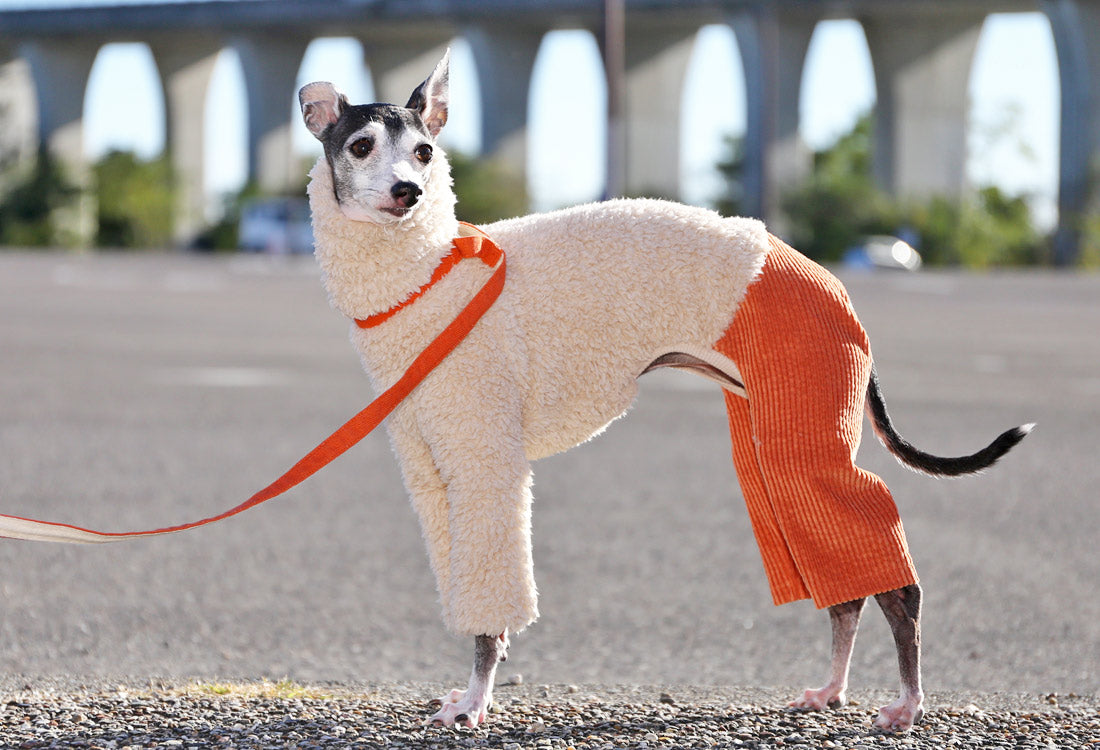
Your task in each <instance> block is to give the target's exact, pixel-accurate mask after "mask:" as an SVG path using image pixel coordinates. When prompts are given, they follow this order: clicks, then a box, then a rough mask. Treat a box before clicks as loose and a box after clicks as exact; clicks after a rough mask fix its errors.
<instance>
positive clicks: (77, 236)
mask: <svg viewBox="0 0 1100 750" xmlns="http://www.w3.org/2000/svg"><path fill="white" fill-rule="evenodd" d="M99 47H100V41H99V40H96V39H86V38H83V37H72V38H65V39H57V40H50V41H44V40H36V41H30V42H27V43H26V44H23V45H21V47H20V50H19V52H20V55H21V56H22V57H23V58H24V59H25V60H26V61H27V63H28V64H29V65H30V70H31V78H32V80H33V81H34V88H35V94H36V96H37V99H38V145H39V148H40V149H44V150H46V151H48V152H49V154H50V155H51V156H52V157H53V158H55V159H56V160H57V161H58V162H59V163H60V164H61V165H62V167H63V169H64V173H65V176H66V178H67V179H68V180H70V181H71V182H72V183H73V184H74V185H76V186H77V187H78V188H81V189H84V188H87V187H88V182H89V179H90V174H89V170H88V162H87V158H86V155H85V153H84V92H85V90H86V89H87V86H88V75H89V73H91V70H92V64H93V63H94V62H95V57H96V54H97V53H98V52H99ZM55 224H56V225H57V226H58V234H59V235H60V236H59V238H58V239H59V240H60V241H62V242H63V243H65V244H70V243H71V244H76V245H78V246H86V245H88V244H90V243H91V241H92V238H93V236H94V234H95V207H94V205H93V202H92V198H91V196H90V195H89V194H88V193H87V191H86V190H85V191H84V193H83V195H82V196H81V197H80V198H79V199H78V201H77V205H76V206H75V207H74V208H72V209H62V210H61V211H59V212H58V215H57V216H55Z"/></svg>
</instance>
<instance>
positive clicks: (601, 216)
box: [309, 149, 768, 635]
mask: <svg viewBox="0 0 1100 750" xmlns="http://www.w3.org/2000/svg"><path fill="white" fill-rule="evenodd" d="M310 176H311V182H310V185H309V196H310V204H311V208H312V211H313V224H314V236H315V240H316V254H317V258H318V261H319V264H320V266H321V268H322V271H323V278H324V282H325V286H326V288H327V291H328V294H329V298H330V300H331V302H332V304H333V305H334V306H335V307H336V308H337V309H338V310H340V311H341V312H342V313H344V314H345V315H347V316H348V317H349V318H351V319H355V318H366V317H369V316H371V315H374V314H376V313H379V312H382V311H385V310H388V309H389V308H391V307H393V306H394V305H396V304H399V303H401V302H402V301H404V300H405V299H407V298H408V297H409V296H410V295H412V294H414V293H415V292H416V291H417V290H419V289H420V288H421V287H422V286H423V285H424V284H425V283H426V282H427V281H428V280H429V279H430V278H431V276H432V273H433V271H434V269H435V267H436V266H437V265H438V264H439V262H440V260H441V259H442V258H443V257H444V256H445V255H446V254H447V253H448V252H449V251H450V245H451V238H453V237H454V236H456V232H457V222H456V220H455V217H454V196H453V193H452V191H451V190H450V175H449V171H448V169H447V165H446V159H445V155H444V154H443V153H442V151H441V150H438V149H437V151H436V159H435V160H433V166H432V171H431V172H430V173H429V175H428V178H427V183H426V187H425V191H424V196H423V199H422V200H423V201H424V204H423V205H421V206H419V207H418V208H417V210H416V211H415V212H414V213H413V214H412V215H411V216H410V217H409V218H407V219H405V220H403V221H401V222H395V223H394V224H391V225H385V226H382V225H376V224H371V223H367V222H354V221H350V220H349V219H347V218H346V217H345V216H344V215H343V214H342V213H341V212H340V208H339V205H338V204H337V202H336V200H335V197H334V193H333V189H332V175H331V170H330V168H329V166H328V164H327V162H326V161H325V160H324V159H323V158H322V159H321V160H319V161H318V163H317V165H316V166H315V167H314V169H313V171H312V172H311V174H310ZM483 229H485V231H486V232H487V233H488V234H489V235H490V236H491V237H492V238H493V240H494V241H495V242H496V244H497V245H499V246H500V248H501V249H502V250H503V251H504V252H505V254H506V255H507V258H508V277H507V281H506V283H505V286H504V291H503V292H502V293H501V296H500V298H499V299H498V300H497V302H496V304H495V305H494V306H493V307H492V309H490V310H489V311H488V312H487V313H486V314H485V316H484V317H483V318H482V320H481V322H480V323H479V324H478V325H477V327H476V328H475V329H474V330H473V331H472V332H471V334H470V335H469V336H468V337H467V339H466V340H465V341H463V342H462V344H460V345H459V347H458V348H457V349H455V351H454V352H452V354H451V355H450V356H449V357H448V358H447V359H446V360H445V361H444V362H443V363H442V364H441V365H440V366H439V367H438V368H437V369H436V370H435V371H433V372H432V373H431V374H430V375H429V376H428V377H427V378H426V379H425V380H424V382H423V383H421V385H420V386H419V387H418V388H417V389H416V391H414V392H413V393H412V394H411V395H410V396H409V397H408V398H407V399H406V400H405V402H404V403H402V405H401V406H399V407H398V408H397V410H396V411H395V412H394V414H393V416H392V417H391V418H390V420H389V422H388V423H387V428H388V432H389V436H390V440H391V443H392V445H393V448H394V450H395V452H396V454H397V457H398V460H399V462H400V464H401V468H402V473H403V475H404V479H405V485H406V487H407V489H408V491H409V495H410V497H411V501H412V504H413V507H414V508H415V510H416V512H417V514H418V516H419V519H420V524H421V530H422V533H423V536H424V539H425V543H426V546H427V548H428V557H429V561H430V564H431V566H432V570H433V572H434V573H435V576H436V583H437V588H438V591H439V596H440V602H441V605H442V609H443V618H444V622H445V623H446V625H447V627H448V628H449V629H451V630H452V631H454V632H455V633H458V634H463V635H484V634H499V633H501V632H504V631H505V630H509V631H512V632H517V631H520V630H522V629H523V628H525V627H526V626H527V625H528V624H530V623H531V622H532V621H533V620H534V619H535V618H536V617H537V616H538V608H537V592H536V588H535V583H534V575H533V571H532V561H531V539H530V528H531V527H530V513H531V462H532V461H533V460H535V459H537V458H541V457H543V456H547V455H550V454H552V453H556V452H559V451H562V450H565V449H567V448H571V447H573V446H574V445H577V444H579V443H582V442H584V441H586V440H588V439H589V438H591V437H592V436H594V435H596V434H598V433H600V432H601V431H602V430H603V429H604V428H605V427H606V426H607V424H608V423H610V422H611V421H612V420H614V419H615V418H617V417H619V416H620V415H622V414H623V413H624V412H625V411H626V410H627V409H628V408H629V406H630V404H631V403H632V401H633V400H634V398H635V396H636V394H637V383H636V378H637V376H638V375H639V374H640V373H641V372H642V371H643V370H644V369H645V367H646V366H647V365H648V364H649V363H650V362H652V361H653V360H654V359H655V358H656V357H658V356H660V355H661V354H664V353H666V352H669V351H685V350H689V351H690V350H710V349H712V347H713V344H714V342H716V341H718V340H719V339H720V338H721V337H722V335H723V333H724V332H725V331H726V330H727V329H728V328H729V325H730V321H732V320H733V319H734V315H735V313H736V312H737V308H738V305H739V303H740V302H741V300H742V298H743V297H744V295H745V291H746V289H747V288H748V287H749V285H750V283H751V282H752V281H753V279H754V278H756V276H757V275H758V274H759V273H760V270H761V268H762V267H763V265H764V261H765V258H766V256H767V252H768V234H767V232H766V230H765V229H764V226H763V225H762V224H761V223H760V222H758V221H755V220H751V219H728V218H722V217H720V216H719V215H718V214H717V213H714V212H713V211H708V210H705V209H700V208H693V207H688V206H683V205H680V204H675V203H669V202H665V201H655V200H619V201H610V202H607V203H601V204H595V205H587V206H579V207H576V208H572V209H566V210H563V211H557V212H552V213H548V214H538V215H532V216H528V217H524V218H520V219H514V220H509V221H503V222H498V223H495V224H490V225H487V226H485V227H483ZM489 273H490V271H489V269H488V268H486V267H485V266H484V264H481V263H472V262H470V263H462V264H459V266H458V267H456V268H455V269H454V270H453V271H452V272H451V273H449V274H447V276H446V277H445V278H443V279H442V280H440V281H439V283H437V284H435V285H433V286H432V287H431V288H430V289H429V290H428V291H427V292H426V293H425V294H424V295H423V296H422V297H421V298H420V299H419V300H417V302H416V304H413V305H410V306H408V307H406V308H404V309H402V310H401V311H400V312H399V313H397V314H396V315H394V316H393V317H392V318H391V319H389V320H387V321H386V322H385V323H383V324H382V325H379V326H377V327H375V328H370V329H360V328H358V327H357V326H354V325H352V326H351V328H352V330H351V338H352V341H353V343H354V345H355V346H356V348H357V349H358V351H359V353H360V356H361V359H362V361H363V365H364V368H365V369H366V371H367V373H368V375H369V377H370V379H371V381H372V384H373V386H374V388H375V389H376V390H379V391H381V390H383V389H385V388H386V387H388V386H389V385H390V384H392V383H393V382H394V381H396V380H397V379H398V378H399V377H400V375H401V373H402V372H403V371H404V369H405V368H406V367H407V366H408V364H409V363H410V362H411V361H412V359H413V358H414V357H415V356H416V355H417V354H418V353H419V352H420V351H421V350H422V349H423V348H424V347H425V346H426V345H427V344H428V342H429V341H430V340H431V339H432V338H433V337H434V336H435V335H436V334H437V333H438V332H439V331H440V330H442V329H443V328H444V327H445V326H446V325H447V324H448V323H449V322H450V321H451V319H452V318H453V317H454V316H455V314H456V313H457V312H458V311H459V310H460V309H461V308H462V306H463V305H464V304H465V303H466V302H467V301H468V300H469V299H470V297H472V296H473V295H474V293H476V291H477V289H478V288H479V287H480V286H481V284H483V283H484V282H485V280H486V279H487V278H488V274H489Z"/></svg>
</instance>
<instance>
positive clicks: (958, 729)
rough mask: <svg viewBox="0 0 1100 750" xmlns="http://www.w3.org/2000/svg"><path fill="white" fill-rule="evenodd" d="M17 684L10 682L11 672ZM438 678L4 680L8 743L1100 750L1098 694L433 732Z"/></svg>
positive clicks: (547, 720) (704, 709)
mask: <svg viewBox="0 0 1100 750" xmlns="http://www.w3.org/2000/svg"><path fill="white" fill-rule="evenodd" d="M7 682H8V683H11V680H10V679H9V680H7ZM441 691H442V686H440V685H431V684H403V685H396V684H389V685H348V684H343V685H300V684H296V683H289V682H281V683H271V682H263V683H190V684H185V683H171V682H164V681H155V680H154V681H151V682H149V683H148V684H145V685H139V684H136V683H133V682H130V683H114V684H112V685H110V686H108V685H106V684H103V683H99V684H94V685H85V686H79V685H78V684H77V683H75V682H72V683H70V684H57V683H46V682H43V681H39V682H38V683H37V684H35V683H31V684H24V685H16V684H14V683H11V684H6V685H4V686H3V688H2V689H0V707H2V708H0V742H2V745H0V746H2V747H4V748H114V749H117V750H122V749H123V748H148V747H179V748H200V747H203V748H205V747H234V748H320V747H352V748H368V747H369V748H373V747H394V748H399V747H418V748H449V747H455V748H477V747H490V748H504V749H505V750H509V749H512V750H518V749H519V748H535V749H536V750H556V749H564V748H578V749H580V748H647V749H648V748H662V747H667V748H674V747H675V748H680V747H682V748H702V747H736V748H894V747H897V748H996V747H1004V748H1074V750H1080V749H1081V748H1089V747H1098V748H1100V701H1098V700H1097V699H1096V698H1087V697H1078V696H1075V695H1069V696H1059V695H1047V696H1038V695H1003V694H986V695H978V694H964V693H954V694H933V695H931V696H930V697H929V699H928V700H927V701H926V705H927V707H928V709H929V710H928V711H927V713H926V716H925V719H924V721H923V722H922V723H921V724H920V725H919V726H918V727H916V728H915V729H914V730H913V731H912V732H910V733H908V734H905V735H900V736H891V735H884V734H881V733H878V732H875V731H872V730H871V729H870V724H871V720H872V719H873V717H874V714H875V707H877V706H878V705H879V703H880V702H881V701H885V700H887V699H888V698H889V696H888V695H887V694H885V693H875V692H865V693H859V692H857V693H855V694H854V695H853V696H852V701H853V702H852V705H849V706H848V707H846V708H844V709H841V710H837V711H828V712H825V713H801V712H793V711H789V710H786V709H783V708H780V706H782V705H783V697H784V695H785V694H781V693H780V692H779V691H776V690H760V689H746V688H692V687H682V686H681V687H606V686H580V687H577V686H572V685H569V686H562V685H555V686H538V685H501V686H498V688H497V692H496V698H497V705H496V706H495V707H494V710H493V713H492V715H491V717H490V720H489V722H488V723H487V724H486V725H484V726H482V727H481V728H479V729H477V730H470V729H459V730H455V729H441V728H438V727H427V726H424V724H423V722H424V719H425V717H426V716H428V713H429V711H428V709H427V707H426V704H427V701H428V700H429V699H430V698H431V697H432V696H435V695H437V694H439V693H440V692H441Z"/></svg>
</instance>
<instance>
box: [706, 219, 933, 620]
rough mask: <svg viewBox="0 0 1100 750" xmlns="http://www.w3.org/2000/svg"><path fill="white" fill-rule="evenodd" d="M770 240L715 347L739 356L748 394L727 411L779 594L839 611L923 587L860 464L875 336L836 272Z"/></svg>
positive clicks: (886, 494) (888, 499)
mask: <svg viewBox="0 0 1100 750" xmlns="http://www.w3.org/2000/svg"><path fill="white" fill-rule="evenodd" d="M770 240H771V247H770V248H769V252H768V257H767V261H766V263H765V265H764V269H763V270H762V271H761V274H760V276H759V277H758V278H757V279H756V280H755V281H754V282H753V283H752V285H750V286H749V288H748V291H747V293H746V296H745V299H744V300H743V301H742V303H741V306H740V308H739V309H738V311H737V314H736V315H735V316H734V320H733V323H732V324H731V325H730V327H729V328H728V329H727V330H726V332H725V334H724V335H723V337H722V338H721V339H720V340H719V341H718V342H717V343H716V344H715V346H714V348H715V349H716V350H717V351H719V352H721V353H722V354H725V355H726V356H727V357H729V358H730V359H731V360H733V361H734V363H735V364H736V365H737V367H738V369H739V370H740V372H741V376H742V378H743V379H744V384H745V390H746V392H747V393H748V399H745V398H741V397H740V396H735V395H733V394H730V393H727V394H726V409H727V411H728V413H729V422H730V434H731V437H732V440H733V461H734V465H735V467H736V469H737V476H738V479H739V481H740V483H741V489H742V494H743V495H744V497H745V503H746V505H747V507H748V511H749V517H750V519H751V521H752V526H753V533H754V535H755V537H756V541H757V544H758V545H759V547H760V553H761V556H762V558H763V563H764V569H765V571H766V573H767V576H768V582H769V584H770V586H771V593H772V599H773V600H774V602H775V603H776V604H784V603H786V602H790V601H795V600H798V599H806V598H811V599H813V601H814V604H815V605H816V606H818V607H829V606H832V605H834V604H839V603H841V602H847V601H851V600H853V599H860V598H863V597H866V596H871V595H874V594H878V593H882V592H884V591H889V590H892V589H896V588H900V587H902V586H907V585H909V584H912V583H916V582H917V575H916V570H915V568H914V567H913V561H912V558H911V557H910V555H909V549H908V545H907V544H906V540H905V532H904V531H903V529H902V525H901V520H900V518H899V516H898V511H897V506H896V505H895V504H894V500H893V497H892V496H891V494H890V490H889V489H887V487H886V485H885V483H884V482H883V481H882V480H881V479H879V478H878V477H877V476H875V475H874V474H872V473H870V472H868V471H865V470H863V469H861V468H859V467H858V466H856V465H855V456H856V451H857V449H858V448H859V442H860V435H861V432H862V427H863V409H864V401H865V399H866V393H867V383H868V380H869V378H870V373H871V352H870V345H869V342H868V339H867V334H866V332H865V331H864V330H863V326H862V325H860V323H859V320H858V319H857V318H856V315H855V312H854V311H853V309H852V305H851V302H850V301H849V299H848V295H847V293H846V292H845V291H844V288H843V287H842V286H841V284H840V282H839V281H838V280H837V279H836V278H835V277H834V276H833V275H832V274H830V273H829V272H828V271H826V270H825V269H824V268H822V267H821V266H819V265H818V264H816V263H814V262H813V261H811V260H809V259H808V258H806V257H805V256H803V255H801V254H800V253H798V252H797V251H795V250H793V249H792V248H790V247H789V246H788V245H786V244H784V243H783V242H782V241H780V240H778V239H776V238H775V237H771V238H770Z"/></svg>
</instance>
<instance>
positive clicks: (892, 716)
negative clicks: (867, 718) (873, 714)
mask: <svg viewBox="0 0 1100 750" xmlns="http://www.w3.org/2000/svg"><path fill="white" fill-rule="evenodd" d="M922 718H924V706H923V705H922V701H920V700H919V699H916V700H914V699H906V698H898V699H897V700H896V701H894V702H893V703H891V704H890V705H889V706H883V707H882V708H880V709H879V710H878V718H877V719H875V727H876V728H878V729H881V730H882V731H884V732H908V731H909V730H910V729H912V728H913V725H914V724H916V723H917V722H919V721H920V720H921V719H922Z"/></svg>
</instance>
